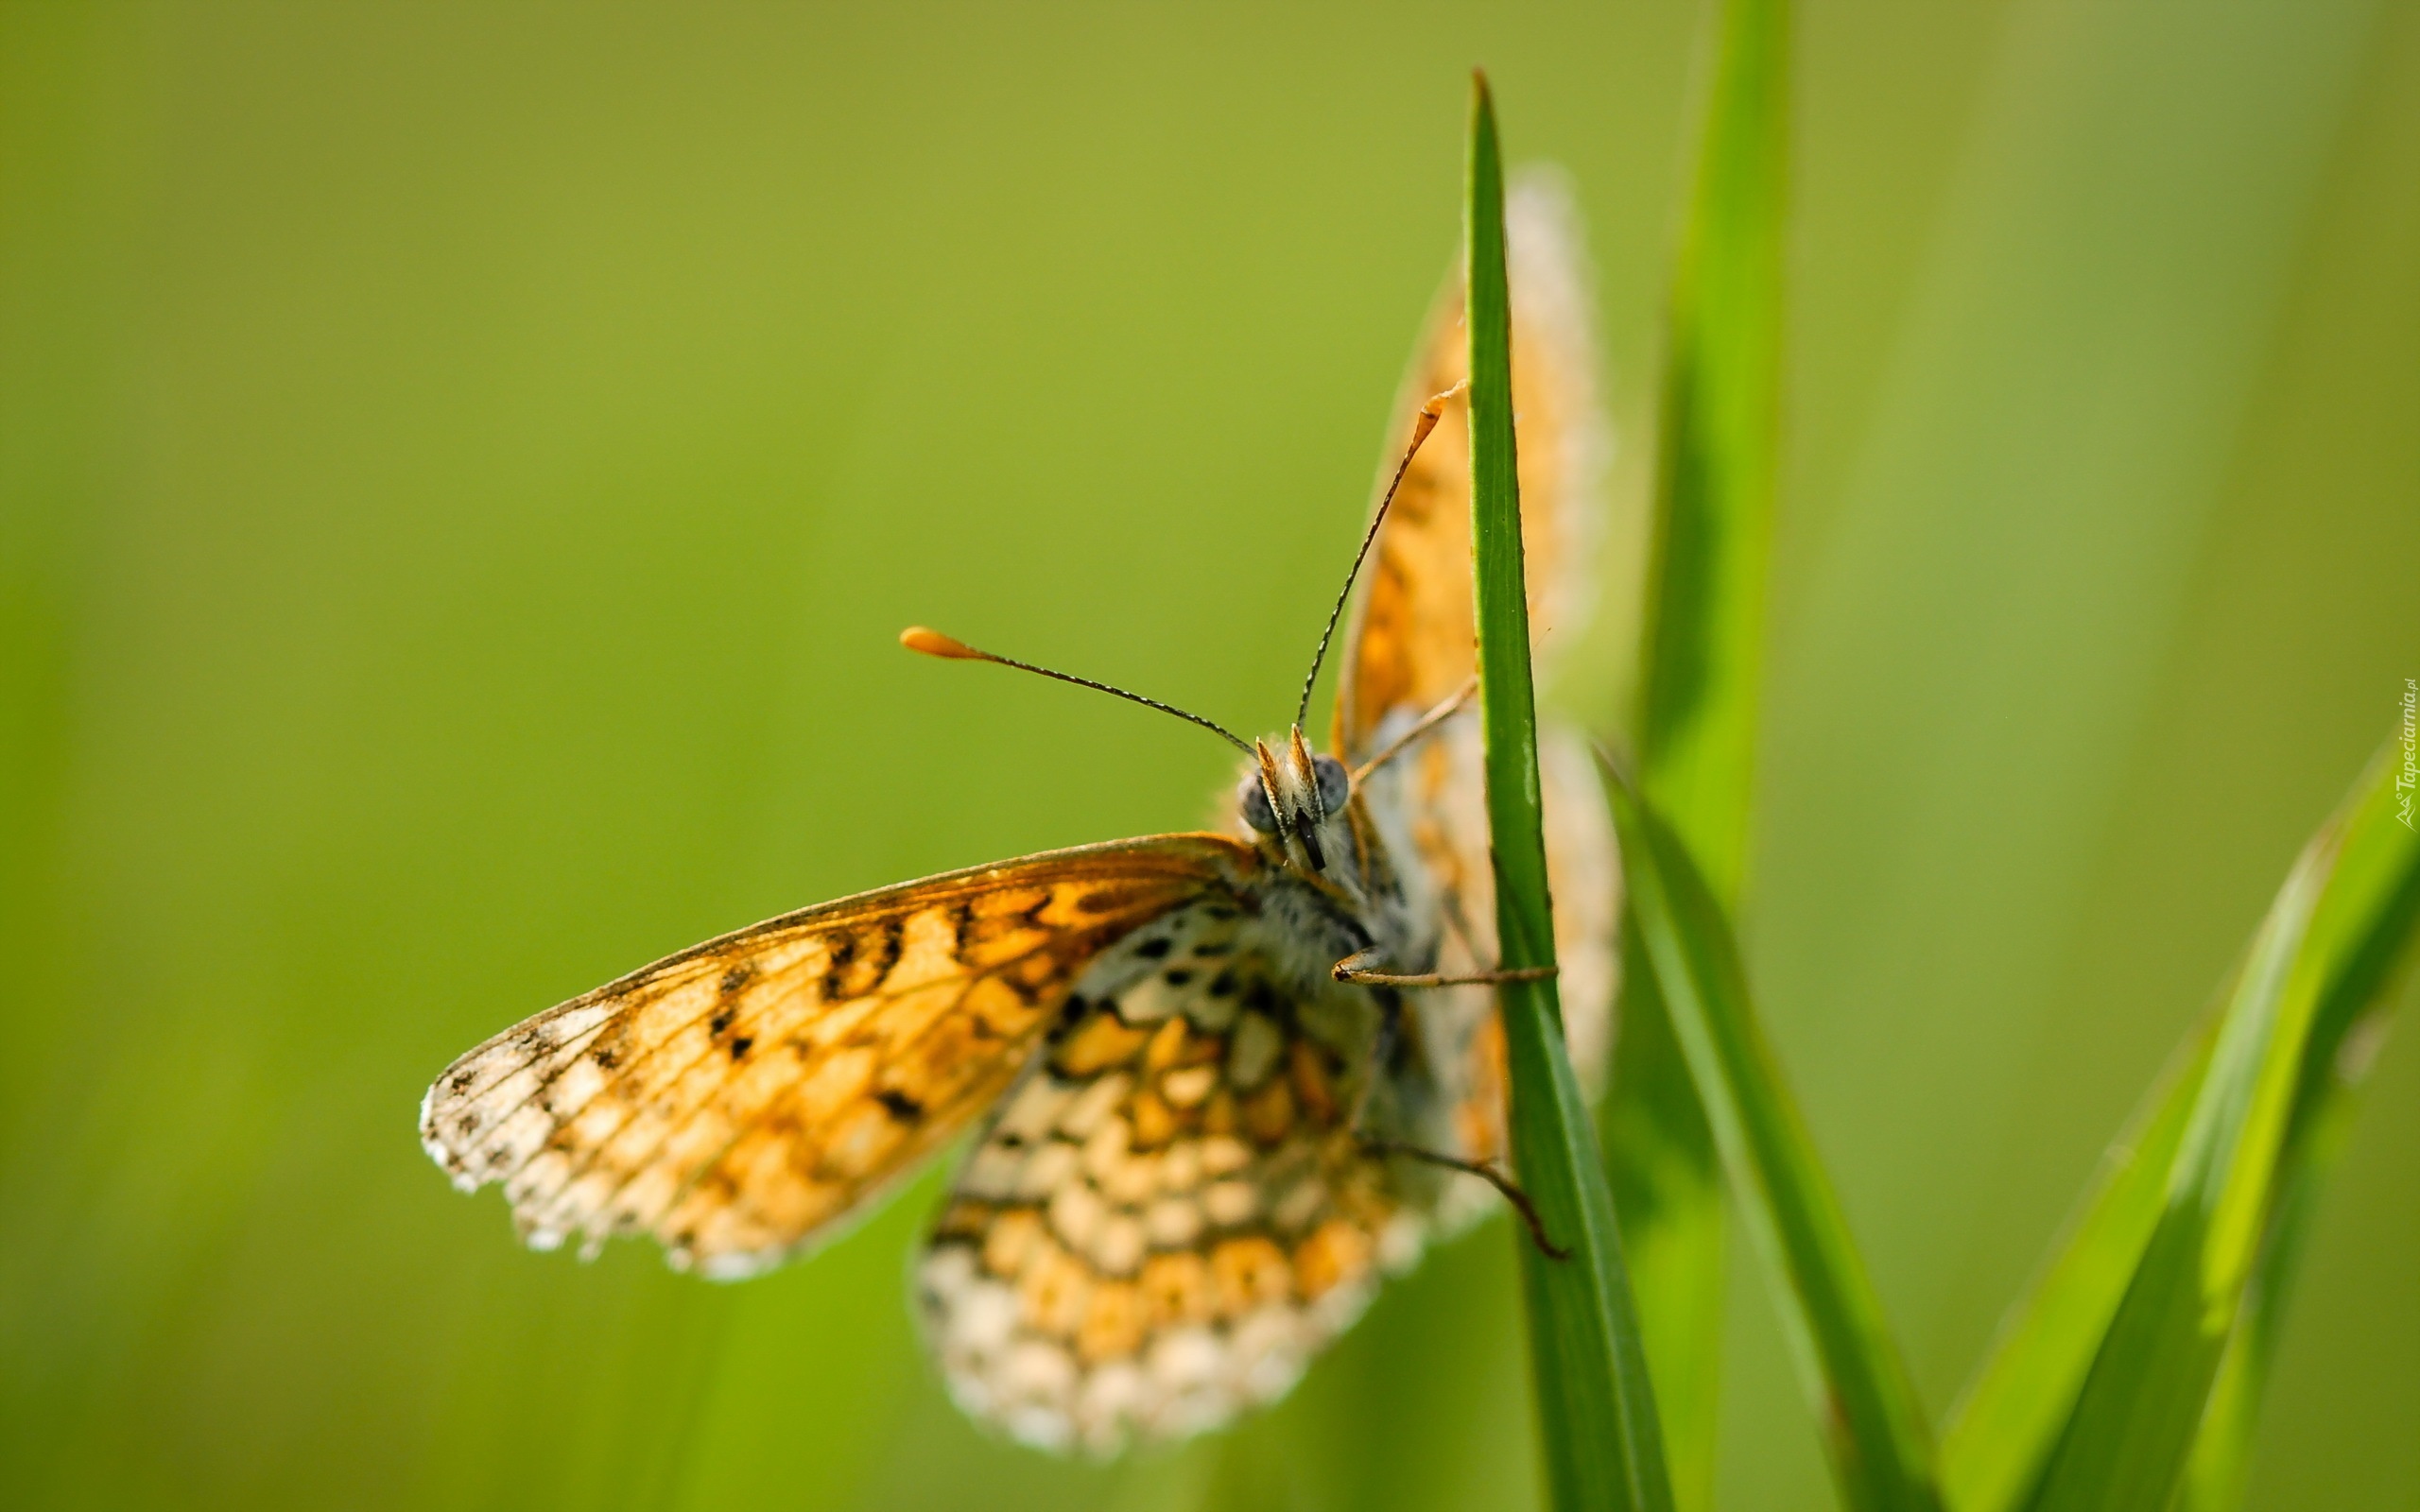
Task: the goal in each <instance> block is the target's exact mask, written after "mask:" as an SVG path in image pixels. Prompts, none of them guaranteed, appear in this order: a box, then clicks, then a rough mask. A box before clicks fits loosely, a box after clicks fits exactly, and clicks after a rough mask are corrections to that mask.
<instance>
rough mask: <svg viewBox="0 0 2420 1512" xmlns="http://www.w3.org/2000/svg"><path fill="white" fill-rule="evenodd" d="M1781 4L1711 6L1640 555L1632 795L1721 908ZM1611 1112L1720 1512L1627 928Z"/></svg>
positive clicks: (1702, 1234) (1663, 1354) (1689, 1261)
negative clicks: (1664, 823) (1641, 796)
mask: <svg viewBox="0 0 2420 1512" xmlns="http://www.w3.org/2000/svg"><path fill="white" fill-rule="evenodd" d="M1788 33H1789V10H1788V7H1787V5H1786V4H1785V3H1784V0H1717V10H1716V14H1715V36H1714V39H1713V41H1714V47H1713V58H1712V68H1711V70H1710V74H1709V81H1710V82H1709V87H1708V89H1707V93H1706V102H1705V110H1706V113H1705V117H1704V123H1703V128H1702V135H1701V138H1700V146H1699V155H1698V163H1697V173H1696V181H1695V184H1694V186H1693V188H1692V191H1691V198H1690V201H1689V206H1688V211H1687V220H1686V222H1685V227H1684V229H1683V232H1682V238H1681V245H1680V249H1679V253H1678V257H1677V259H1676V262H1675V266H1674V269H1673V275H1672V288H1671V305H1670V309H1669V313H1668V341H1669V343H1670V348H1669V351H1668V353H1667V356H1666V368H1665V378H1664V394H1663V419H1662V437H1661V445H1660V451H1659V454H1658V464H1657V465H1658V473H1657V480H1656V483H1657V488H1656V504H1655V526H1654V545H1653V558H1652V562H1651V567H1650V571H1649V576H1648V583H1647V604H1646V627H1645V638H1644V641H1643V644H1642V647H1641V668H1640V679H1639V705H1638V713H1637V720H1636V727H1635V731H1634V734H1635V738H1636V741H1637V743H1638V752H1639V760H1640V770H1641V780H1642V781H1643V782H1644V783H1645V787H1646V792H1647V795H1648V797H1649V798H1650V799H1651V800H1652V801H1653V803H1654V804H1655V807H1656V809H1657V811H1658V812H1659V813H1661V814H1663V815H1664V816H1666V817H1667V818H1668V819H1669V820H1670V822H1671V824H1672V826H1673V828H1674V829H1675V830H1677V831H1678V832H1679V833H1680V835H1681V838H1682V840H1683V841H1684V843H1685V844H1686V845H1687V847H1688V850H1689V854H1690V855H1691V857H1692V858H1694V860H1695V861H1696V863H1697V866H1698V868H1699V869H1700V870H1701V871H1703V873H1704V874H1705V875H1706V876H1707V877H1708V878H1709V879H1711V881H1712V882H1713V885H1714V889H1715V895H1716V896H1717V897H1718V898H1720V899H1721V900H1722V901H1723V902H1725V903H1726V904H1728V903H1731V902H1736V901H1737V894H1738V886H1739V879H1740V874H1741V871H1742V869H1743V865H1744V856H1745V851H1746V836H1747V830H1748V798H1749V775H1750V764H1751V760H1752V757H1753V754H1754V748H1755V711H1756V678H1757V669H1758V664H1759V661H1760V656H1759V646H1760V644H1761V641H1762V637H1763V630H1764V577H1765V558H1766V542H1767V538H1768V535H1769V531H1770V520H1771V515H1772V491H1773V452H1774V435H1775V424H1774V399H1775V393H1776V387H1777V374H1778V364H1779V351H1780V287H1781V227H1782V206H1783V198H1784V185H1785V181H1786V178H1787V172H1786V170H1787V160H1788V148H1789V131H1788V119H1787V101H1788V88H1787V82H1788V77H1787V76H1788V51H1789V36H1788ZM1623 968H1624V971H1623V983H1624V986H1623V989H1622V1005H1621V1017H1620V1022H1621V1035H1620V1038H1619V1039H1618V1040H1616V1045H1615V1052H1614V1071H1613V1079H1612V1087H1611V1091H1610V1092H1609V1094H1608V1095H1607V1097H1606V1100H1605V1108H1604V1114H1603V1117H1604V1125H1605V1141H1606V1152H1607V1159H1608V1160H1609V1162H1610V1164H1611V1166H1612V1169H1613V1178H1614V1191H1615V1199H1616V1207H1617V1209H1618V1211H1620V1214H1621V1221H1622V1232H1623V1235H1624V1238H1625V1241H1626V1242H1627V1244H1628V1245H1629V1246H1630V1253H1631V1256H1632V1261H1633V1264H1634V1274H1635V1275H1636V1276H1637V1278H1638V1286H1639V1303H1640V1308H1641V1311H1642V1314H1643V1316H1644V1319H1645V1323H1646V1328H1647V1332H1648V1359H1649V1362H1650V1364H1651V1366H1652V1368H1653V1370H1654V1372H1655V1383H1656V1387H1657V1391H1658V1394H1659V1400H1660V1402H1661V1404H1662V1406H1663V1408H1664V1420H1665V1424H1666V1428H1667V1433H1668V1439H1669V1444H1670V1448H1671V1453H1672V1474H1673V1485H1674V1489H1675V1491H1676V1492H1677V1493H1678V1499H1679V1501H1680V1503H1681V1504H1682V1505H1683V1506H1684V1507H1687V1508H1690V1509H1692V1512H1698V1509H1703V1508H1705V1507H1707V1506H1710V1505H1711V1504H1712V1497H1713V1481H1714V1451H1715V1411H1716V1401H1717V1397H1716V1390H1717V1376H1716V1368H1715V1366H1716V1361H1717V1360H1718V1359H1719V1358H1720V1354H1721V1324H1722V1246H1723V1227H1722V1226H1723V1207H1722V1192H1721V1178H1720V1171H1719V1170H1718V1169H1717V1163H1718V1162H1717V1160H1716V1156H1715V1151H1714V1144H1713V1136H1712V1134H1711V1133H1710V1132H1709V1130H1708V1129H1707V1127H1706V1122H1705V1115H1704V1112H1703V1109H1702V1108H1699V1107H1698V1104H1697V1100H1696V1094H1695V1092H1694V1091H1693V1090H1692V1088H1691V1085H1690V1081H1689V1076H1688V1073H1687V1070H1686V1068H1685V1066H1684V1065H1683V1064H1682V1055H1681V1051H1680V1047H1679V1045H1678V1043H1677V1042H1676V1041H1675V1040H1673V1037H1672V1030H1671V1025H1670V1023H1669V1022H1668V1021H1667V1019H1666V1015H1665V1011H1664V1006H1663V1005H1662V1003H1661V1002H1660V1001H1659V1000H1658V999H1657V998H1656V996H1655V990H1654V982H1653V979H1652V976H1651V973H1650V972H1649V971H1647V970H1646V967H1645V962H1644V961H1643V959H1642V958H1641V957H1640V955H1639V952H1638V942H1637V940H1636V938H1635V937H1634V936H1633V935H1631V933H1630V932H1629V931H1628V930H1627V929H1626V930H1625V934H1624V940H1623Z"/></svg>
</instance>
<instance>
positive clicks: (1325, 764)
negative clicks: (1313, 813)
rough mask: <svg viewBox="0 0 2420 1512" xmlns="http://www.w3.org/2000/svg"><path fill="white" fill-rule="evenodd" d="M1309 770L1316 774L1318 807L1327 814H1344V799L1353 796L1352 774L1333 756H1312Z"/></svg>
mask: <svg viewBox="0 0 2420 1512" xmlns="http://www.w3.org/2000/svg"><path fill="white" fill-rule="evenodd" d="M1311 770H1312V771H1313V772H1315V773H1317V774H1318V776H1319V782H1320V807H1321V809H1322V810H1323V811H1325V812H1327V813H1329V814H1341V813H1343V812H1344V802H1345V799H1349V798H1351V797H1352V796H1353V774H1351V773H1350V772H1347V771H1346V770H1345V769H1344V764H1343V763H1342V762H1340V761H1338V760H1337V759H1336V758H1335V757H1333V756H1314V757H1312V758H1311Z"/></svg>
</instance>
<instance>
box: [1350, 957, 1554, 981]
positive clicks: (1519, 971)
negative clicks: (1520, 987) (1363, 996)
mask: <svg viewBox="0 0 2420 1512" xmlns="http://www.w3.org/2000/svg"><path fill="white" fill-rule="evenodd" d="M1376 954H1377V953H1376V952H1375V951H1356V952H1354V953H1353V954H1350V955H1348V956H1346V957H1345V958H1344V959H1342V960H1340V961H1339V962H1337V963H1336V965H1335V966H1333V967H1331V968H1329V974H1330V975H1331V976H1333V977H1335V978H1336V979H1337V980H1338V981H1340V982H1351V983H1354V984H1355V985H1357V986H1360V987H1500V986H1502V985H1503V984H1504V983H1507V982H1543V981H1545V980H1546V979H1547V978H1548V977H1550V976H1552V975H1554V974H1555V968H1553V967H1551V966H1516V967H1511V968H1507V969H1504V970H1500V971H1473V972H1470V973H1468V974H1466V975H1459V976H1458V975H1449V974H1447V973H1445V972H1443V971H1414V972H1410V973H1399V972H1394V971H1371V970H1370V969H1369V968H1368V967H1366V966H1364V965H1363V964H1362V963H1363V962H1365V961H1370V960H1373V959H1374V958H1375V956H1376Z"/></svg>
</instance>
